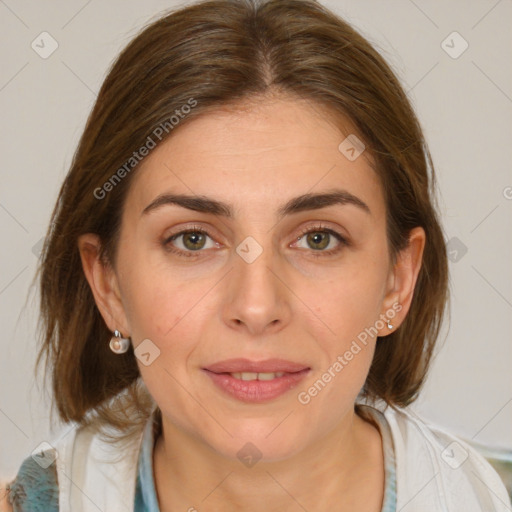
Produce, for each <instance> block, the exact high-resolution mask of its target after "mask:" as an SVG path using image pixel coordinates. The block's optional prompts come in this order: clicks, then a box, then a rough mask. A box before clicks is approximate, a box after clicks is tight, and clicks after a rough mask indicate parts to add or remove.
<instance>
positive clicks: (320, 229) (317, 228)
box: [162, 224, 350, 258]
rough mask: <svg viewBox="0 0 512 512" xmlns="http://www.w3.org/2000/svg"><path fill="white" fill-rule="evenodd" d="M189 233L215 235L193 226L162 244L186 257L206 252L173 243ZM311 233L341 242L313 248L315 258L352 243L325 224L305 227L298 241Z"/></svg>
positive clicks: (193, 256)
mask: <svg viewBox="0 0 512 512" xmlns="http://www.w3.org/2000/svg"><path fill="white" fill-rule="evenodd" d="M189 233H199V234H202V235H207V236H208V237H209V238H211V239H212V240H213V237H212V236H211V235H210V233H209V232H208V231H207V230H205V229H203V228H200V227H197V226H193V227H192V228H188V229H185V230H183V231H179V232H178V233H175V234H173V235H171V236H169V237H167V238H166V239H165V240H163V242H162V245H163V246H164V248H165V249H166V250H167V251H169V252H172V253H174V254H177V255H178V256H181V257H184V258H196V257H199V253H201V252H204V251H202V250H201V249H199V250H198V251H183V250H181V249H176V248H175V247H174V246H173V245H172V244H171V242H173V241H174V240H176V238H178V237H180V236H181V235H186V234H189ZM309 233H327V234H329V235H332V236H333V237H334V238H335V239H336V240H338V242H340V244H339V245H338V246H337V247H336V248H334V249H330V250H328V251H322V250H319V251H315V250H313V249H311V251H312V256H313V257H314V258H318V257H328V256H333V255H334V254H337V253H338V252H340V251H341V250H342V249H343V247H348V246H350V243H349V242H348V240H347V239H346V238H345V237H343V236H342V235H341V234H340V233H338V232H337V231H335V230H333V229H330V228H328V227H326V226H323V225H321V224H319V225H317V226H310V227H308V228H306V229H304V230H303V231H302V232H301V233H300V234H299V235H298V238H297V241H298V240H300V239H301V238H302V237H303V236H305V235H307V234H309Z"/></svg>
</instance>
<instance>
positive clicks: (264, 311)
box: [223, 237, 293, 336]
mask: <svg viewBox="0 0 512 512" xmlns="http://www.w3.org/2000/svg"><path fill="white" fill-rule="evenodd" d="M232 259H233V269H232V270H231V272H230V273H229V281H228V284H227V285H226V289H225V294H224V308H223V318H224V322H225V323H226V324H228V325H229V327H230V328H232V329H236V330H239V331H240V332H242V331H245V334H250V335H253V336H261V335H267V334H270V333H276V332H278V331H279V330H281V329H283V328H284V326H285V325H287V324H288V323H289V321H290V318H291V305H290V299H291V297H290V296H291V295H293V294H292V292H291V291H290V289H289V288H288V287H287V286H286V275H285V271H284V265H282V264H281V263H280V260H279V257H278V254H276V253H275V252H274V251H273V248H272V246H271V244H270V243H268V244H265V246H263V245H262V244H259V243H258V242H257V241H256V240H255V239H254V238H252V237H248V238H246V240H245V241H244V242H242V243H241V244H240V245H239V246H238V247H237V251H236V252H234V253H233V256H232Z"/></svg>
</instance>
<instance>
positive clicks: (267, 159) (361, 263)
mask: <svg viewBox="0 0 512 512" xmlns="http://www.w3.org/2000/svg"><path fill="white" fill-rule="evenodd" d="M321 112H322V111H321V110H320V108H317V107H315V108H314V109H313V108H312V106H311V105H310V104H308V103H305V102H299V101H297V100H295V101H293V100H285V99H282V100H275V101H267V102H265V103H262V104H261V105H259V106H258V107H256V108H254V109H250V110H247V111H244V112H235V111H232V112H229V111H223V112H219V113H215V114H213V113H209V114H207V115H205V116H204V117H199V118H197V119H195V120H193V121H191V122H190V123H188V124H184V125H183V126H181V127H179V129H176V132H175V133H174V134H172V136H171V137H170V138H169V139H168V140H167V141H165V142H164V143H162V144H161V145H159V146H158V147H156V148H155V149H153V150H152V152H151V153H150V154H149V155H148V156H147V157H146V159H145V160H144V161H143V163H142V164H141V166H140V167H139V169H138V170H137V174H136V175H135V176H134V177H133V182H132V184H131V188H130V191H129V193H128V196H127V199H126V203H125V208H124V212H123V219H122V227H121V236H120V241H119V247H118V257H117V260H116V262H115V274H113V275H112V283H113V289H115V290H117V292H118V294H119V297H120V301H119V306H116V305H115V304H114V302H113V300H110V299H109V300H110V304H111V308H110V311H109V313H107V314H105V313H104V316H105V318H106V319H107V318H108V320H107V323H109V322H110V321H111V319H112V318H114V319H115V322H114V323H115V325H114V324H113V325H110V323H109V327H111V328H112V329H114V328H117V329H119V330H121V331H122V333H123V334H124V335H129V336H131V338H132V342H133V345H134V347H135V350H136V354H137V356H138V360H137V363H138V365H139V367H140V372H141V374H142V377H143V380H144V381H145V383H146V385H147V387H148V389H149V391H150V393H151V394H152V396H153V397H154V399H155V400H156V402H157V403H158V405H159V407H160V409H161V410H162V413H163V418H164V429H165V425H166V424H168V425H173V426H175V427H177V428H179V429H180V430H181V431H184V432H186V433H188V434H190V435H191V436H193V437H194V438H196V439H198V438H199V439H200V440H202V441H204V442H205V443H206V444H207V445H209V446H210V447H212V448H213V449H214V450H216V451H217V452H218V453H221V454H224V455H226V456H228V457H235V456H236V454H237V452H238V451H239V450H240V449H241V447H242V446H244V445H245V443H246V442H252V443H253V444H254V445H255V446H256V447H257V448H258V449H259V450H260V451H261V452H262V453H263V455H264V456H265V457H267V458H268V459H278V458H281V457H286V456H290V455H292V454H294V453H296V452H298V451H300V450H301V449H302V448H304V447H305V446H307V445H309V444H311V443H314V442H315V441H317V440H319V439H320V438H321V437H322V436H324V435H326V434H327V433H329V432H330V431H332V430H333V429H334V428H336V427H337V426H339V425H342V424H343V422H344V421H345V420H347V418H351V415H352V414H353V404H354V401H355V399H356V397H357V395H358V393H359V391H360V389H361V387H362V386H363V384H364V382H365V379H366V376H367V374H368V371H369V367H370V363H371V361H372V356H373V353H374V348H375V342H376V336H375V335H374V333H375V331H376V330H377V331H378V334H379V335H383V336H385V335H386V334H388V333H389V332H391V331H390V330H389V329H388V327H387V326H386V323H385V322H382V320H381V318H383V317H382V316H381V315H386V316H388V317H390V318H391V317H394V319H393V320H392V322H391V323H392V324H393V325H394V328H395V329H396V327H397V325H398V323H399V322H400V321H401V320H402V318H403V315H404V313H405V309H406V308H404V310H403V311H402V312H401V313H397V308H396V305H397V304H398V301H399V300H400V299H403V297H400V289H399V288H398V285H397V282H396V280H395V277H396V276H395V275H394V272H393V267H392V266H391V263H390V260H389V257H388V244H387V239H386V226H385V219H386V215H385V203H384V197H383V191H382V190H381V186H380V184H379V181H378V179H377V175H376V174H375V172H374V170H373V169H372V168H371V167H370V164H369V161H368V160H367V158H369V155H368V152H363V153H362V154H361V155H360V156H359V157H357V154H358V151H359V150H360V149H362V148H357V147H356V148H355V150H354V151H351V150H350V141H345V142H344V144H342V146H341V149H340V144H341V143H342V142H343V141H344V140H345V139H346V137H347V136H348V135H350V134H351V133H352V132H351V131H350V129H349V128H347V129H346V130H345V132H344V133H342V132H341V131H340V130H339V129H337V128H335V126H334V125H333V124H332V123H331V122H329V121H328V119H327V117H326V116H325V115H322V114H321ZM346 125H347V126H350V125H349V124H348V123H346ZM354 156H356V157H357V158H355V159H354ZM334 192H338V193H340V194H345V196H346V197H348V198H349V199H348V200H347V201H345V202H344V203H343V202H337V201H334V200H326V201H323V202H322V199H321V197H320V198H317V199H316V200H315V199H314V198H315V196H317V195H318V196H321V195H323V194H332V193H334ZM171 195H180V196H181V195H183V196H187V197H189V198H190V199H189V200H188V203H187V204H188V208H187V207H185V205H183V204H182V205H181V206H180V205H178V204H175V203H172V201H171V199H172V198H171V197H170V196H171ZM339 197H343V196H342V195H340V196H339ZM194 198H195V199H194ZM199 198H200V199H201V201H199V200H198V199H199ZM297 198H302V199H301V200H297ZM210 202H211V203H210ZM219 204H222V206H218V205H219ZM364 205H366V206H364ZM284 208H286V210H287V211H286V213H284V214H283V213H282V210H283V209H284ZM206 210H208V211H206ZM228 212H229V215H226V213H228ZM184 230H190V231H193V232H192V233H189V234H181V235H180V234H179V233H180V232H182V231H184ZM327 230H329V231H327ZM304 233H309V235H308V234H304ZM335 233H337V234H338V235H339V237H341V238H340V239H338V238H337V235H336V234H335ZM301 235H303V236H302V238H300V240H298V237H300V236H301ZM341 239H343V240H345V242H343V241H341ZM402 303H403V300H402ZM393 305H395V306H393ZM398 309H399V308H398ZM379 320H380V321H379ZM372 328H373V329H372ZM365 329H367V330H366V331H365ZM369 333H370V334H369ZM363 340H364V341H363ZM381 342H385V341H381ZM141 343H142V344H141ZM357 347H358V348H359V349H358V348H357ZM240 358H242V359H245V360H248V361H249V362H242V363H241V366H229V363H225V364H224V363H223V362H225V361H228V360H232V359H240ZM271 359H279V360H284V361H287V362H289V365H288V366H287V363H282V362H277V363H276V364H275V365H274V366H272V364H270V365H267V366H265V365H260V366H258V364H259V363H261V362H265V361H267V360H271ZM251 363H252V364H253V365H255V366H251ZM336 363H338V364H336ZM214 365H216V366H214ZM258 369H259V370H262V371H260V372H258V371H257V370H258ZM300 369H304V370H303V371H301V372H300V373H292V372H297V371H298V370H300ZM244 370H245V372H244ZM276 371H282V372H284V375H282V376H279V375H280V374H278V376H276V375H275V374H274V375H272V372H276ZM223 372H231V373H233V372H234V373H238V375H234V376H233V375H232V374H226V373H224V374H223V375H221V373H223ZM242 372H243V373H253V375H240V373H242ZM254 373H266V374H267V375H259V376H258V379H257V380H249V381H246V380H242V379H241V377H243V378H249V379H254V378H255V375H254ZM269 373H270V374H269ZM326 374H328V375H327V376H326ZM329 375H330V379H329ZM265 379H269V380H265ZM319 380H320V381H321V382H318V381H319ZM315 383H316V387H315ZM164 432H165V430H164Z"/></svg>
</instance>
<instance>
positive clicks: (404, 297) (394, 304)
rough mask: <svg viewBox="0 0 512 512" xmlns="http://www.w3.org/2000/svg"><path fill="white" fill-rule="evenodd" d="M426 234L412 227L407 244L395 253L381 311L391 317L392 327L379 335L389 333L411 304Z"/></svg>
mask: <svg viewBox="0 0 512 512" xmlns="http://www.w3.org/2000/svg"><path fill="white" fill-rule="evenodd" d="M425 243H426V235H425V231H424V229H423V228H422V227H419V226H418V227H416V228H413V229H412V230H411V232H410V234H409V244H408V245H407V247H406V248H405V249H403V250H402V251H400V253H399V254H398V255H397V260H396V263H395V265H394V267H393V270H392V274H391V276H390V282H391V283H392V285H391V286H390V288H389V291H388V293H387V294H386V297H385V299H384V303H383V305H384V308H385V311H384V313H383V315H384V316H386V317H387V318H390V317H391V318H392V320H391V324H392V325H393V329H391V330H390V329H388V328H387V327H386V328H385V329H384V331H387V332H383V333H382V334H379V335H381V336H386V335H387V334H390V333H391V332H392V331H393V330H396V329H397V328H398V327H399V325H400V324H401V323H402V322H403V320H404V318H405V317H406V315H407V312H408V311H409V308H410V306H411V302H412V298H413V295H414V289H415V286H416V281H417V279H418V275H419V272H420V269H421V263H422V259H423V250H424V248H425Z"/></svg>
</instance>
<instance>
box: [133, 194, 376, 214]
mask: <svg viewBox="0 0 512 512" xmlns="http://www.w3.org/2000/svg"><path fill="white" fill-rule="evenodd" d="M166 205H176V206H181V207H182V208H187V209H188V210H193V211H196V212H201V213H209V214H211V215H217V216H220V217H224V218H227V219H232V218H233V217H234V213H233V208H232V207H231V206H230V205H229V204H226V203H223V202H221V201H217V200H215V199H211V198H209V197H206V196H196V195H185V194H162V195H159V196H158V197H157V198H156V199H155V200H154V201H152V202H151V203H150V204H149V205H148V206H146V207H145V208H144V210H143V211H142V214H141V215H145V214H148V213H150V212H152V211H154V210H156V209H158V208H161V207H162V206H166ZM334 205H352V206H356V207H357V208H359V209H361V211H364V212H365V213H367V214H369V215H371V211H370V208H369V207H368V205H367V204H366V203H365V202H364V201H362V200H361V199H359V198H358V197H356V196H354V195H353V194H351V193H350V192H348V191H347V190H341V189H334V190H328V191H326V192H323V193H316V194H303V195H300V196H298V197H294V198H292V199H290V200H289V201H287V202H286V203H285V204H284V205H282V206H281V207H280V208H279V209H278V210H277V212H276V214H277V217H278V218H282V217H284V216H285V215H290V214H293V213H299V212H303V211H308V210H319V209H320V208H326V207H328V206H334Z"/></svg>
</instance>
